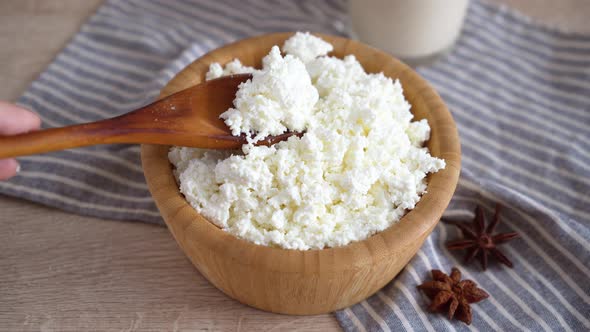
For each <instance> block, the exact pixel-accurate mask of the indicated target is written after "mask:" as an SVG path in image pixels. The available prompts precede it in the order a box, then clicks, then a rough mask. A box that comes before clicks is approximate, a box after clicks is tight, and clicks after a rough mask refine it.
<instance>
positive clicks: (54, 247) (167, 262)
mask: <svg viewBox="0 0 590 332" xmlns="http://www.w3.org/2000/svg"><path fill="white" fill-rule="evenodd" d="M495 1H496V2H501V3H506V4H508V5H510V6H514V7H515V8H518V9H519V10H521V11H523V12H524V13H525V14H529V15H533V16H534V17H535V18H536V19H538V20H541V21H543V22H547V23H550V24H557V25H559V26H560V27H562V28H564V29H568V30H572V31H579V32H586V33H590V25H588V24H587V17H588V13H589V12H590V8H588V5H589V4H590V2H588V1H587V0H562V1H554V0H495ZM100 2H101V0H84V1H79V0H6V1H0V20H1V21H2V24H0V43H1V44H2V45H3V46H4V45H10V47H0V64H2V65H1V66H0V78H1V80H2V84H0V99H4V100H15V99H16V98H17V97H18V96H19V95H20V94H21V93H22V92H23V91H24V89H25V88H26V86H27V85H28V84H29V83H30V81H31V80H32V79H34V78H35V77H36V76H37V75H38V73H40V72H41V71H42V70H43V69H44V68H45V66H46V65H47V64H48V63H49V62H51V59H52V58H53V57H54V56H55V54H56V53H57V52H58V51H59V50H60V49H61V47H62V46H63V45H64V44H65V43H66V42H67V40H68V39H69V38H70V37H71V36H72V35H73V34H74V33H75V32H76V30H77V28H78V26H79V24H80V23H81V22H83V21H84V20H85V18H86V16H87V15H88V14H89V13H91V12H92V11H93V10H94V8H96V6H98V4H99V3H100ZM0 224H1V225H2V227H3V231H2V232H0V331H81V330H95V331H170V330H174V327H178V329H177V330H178V331H195V330H197V331H239V330H242V331H268V330H274V331H280V330H298V331H337V330H338V329H339V328H338V325H337V323H336V321H335V320H334V319H333V317H332V315H329V314H326V315H318V316H297V317H294V316H284V315H276V314H270V313H266V312H263V311H260V310H255V309H252V308H249V307H247V306H244V305H240V304H239V303H237V302H236V301H234V300H231V299H229V298H228V297H227V296H225V295H224V294H223V293H221V292H220V291H218V290H217V289H215V288H214V287H213V286H211V285H210V284H209V282H207V281H206V280H205V279H204V278H203V277H202V276H201V275H200V274H199V273H197V272H195V270H194V268H193V267H192V266H191V263H190V262H189V261H188V260H187V259H185V258H184V255H183V254H182V252H181V251H180V250H178V246H177V245H176V243H174V241H173V240H172V237H171V236H170V234H169V232H168V230H166V229H165V228H163V227H156V226H152V225H146V224H142V223H121V222H118V221H107V220H98V219H95V218H90V217H84V216H77V215H73V214H69V213H65V212H61V211H59V210H56V209H52V208H46V207H42V206H39V205H37V204H32V203H29V202H26V201H22V200H15V199H11V198H7V197H4V196H0ZM138 243H143V244H147V245H143V246H142V247H141V249H137V246H138ZM23 248H25V249H23ZM81 262H83V263H81ZM142 262H147V263H148V264H149V266H144V267H143V268H140V269H138V268H137V266H138V265H139V264H141V263H142ZM160 264H163V266H164V267H165V268H162V269H160V268H158V267H157V266H158V265H160ZM88 266H91V267H92V268H91V269H90V271H91V272H84V270H85V268H86V267H88ZM146 279H148V280H149V279H153V280H160V279H161V280H165V282H164V285H163V286H161V287H160V288H161V289H156V292H157V294H158V295H154V296H152V289H149V290H148V289H147V287H141V288H140V290H141V291H136V290H137V285H138V284H140V285H141V284H144V283H146V282H147V281H145V280H146ZM110 280H112V281H110ZM142 280H144V281H142ZM8 292H10V297H7V296H6V294H8ZM164 292H165V294H162V293H164ZM164 295H165V296H164ZM175 322H176V323H175ZM84 327H86V328H84Z"/></svg>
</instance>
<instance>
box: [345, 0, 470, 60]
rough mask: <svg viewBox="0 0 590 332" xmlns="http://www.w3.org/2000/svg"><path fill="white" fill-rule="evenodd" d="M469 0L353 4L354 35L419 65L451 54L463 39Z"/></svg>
mask: <svg viewBox="0 0 590 332" xmlns="http://www.w3.org/2000/svg"><path fill="white" fill-rule="evenodd" d="M468 2H469V0H349V2H348V6H349V13H350V18H351V24H352V30H353V31H352V32H353V35H354V36H355V37H356V38H358V39H359V40H361V41H362V42H364V43H366V44H369V45H371V46H374V47H377V48H380V49H382V50H384V51H387V52H389V53H391V54H393V55H394V56H396V57H397V58H399V59H401V60H403V61H405V62H407V63H409V64H411V65H419V64H426V63H430V62H432V61H433V60H434V59H436V58H437V57H438V56H439V55H441V54H443V53H444V52H446V51H447V50H449V49H450V48H451V47H452V46H453V44H454V43H455V41H456V40H457V38H458V36H459V32H460V30H461V26H462V25H463V20H464V18H465V12H466V10H467V5H468Z"/></svg>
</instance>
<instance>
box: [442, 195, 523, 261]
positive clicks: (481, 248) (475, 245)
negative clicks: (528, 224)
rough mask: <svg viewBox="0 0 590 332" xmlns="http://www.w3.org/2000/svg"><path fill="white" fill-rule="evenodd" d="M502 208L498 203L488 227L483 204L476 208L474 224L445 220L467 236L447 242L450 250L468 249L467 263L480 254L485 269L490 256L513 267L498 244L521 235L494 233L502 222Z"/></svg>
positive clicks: (465, 259)
mask: <svg viewBox="0 0 590 332" xmlns="http://www.w3.org/2000/svg"><path fill="white" fill-rule="evenodd" d="M501 208H502V207H501V205H500V204H496V212H495V214H494V220H492V222H491V223H490V224H488V225H487V227H486V226H485V223H486V221H485V217H484V214H483V209H482V208H481V206H477V207H476V208H475V218H474V219H473V222H472V224H467V223H462V222H457V221H452V220H443V221H444V222H446V223H449V224H452V225H455V226H457V227H458V228H459V229H460V230H461V232H462V233H463V236H464V237H465V238H464V239H461V240H454V241H449V242H447V244H446V245H447V248H448V249H449V250H462V249H466V250H467V252H466V253H465V257H464V261H465V263H469V262H470V261H471V260H472V259H473V258H475V256H479V259H480V263H481V266H482V268H483V269H484V270H486V269H487V267H488V256H492V257H493V258H495V259H496V260H497V261H499V262H500V263H502V264H504V265H506V266H508V267H513V264H512V262H511V261H510V260H509V259H508V257H506V255H504V254H503V253H502V252H501V251H500V250H499V249H498V248H497V246H498V245H499V244H502V243H505V242H508V241H510V240H512V239H514V238H516V237H518V236H519V235H518V234H517V233H515V232H510V233H501V234H495V235H492V233H493V232H494V230H495V229H496V226H497V225H498V223H499V222H500V211H501Z"/></svg>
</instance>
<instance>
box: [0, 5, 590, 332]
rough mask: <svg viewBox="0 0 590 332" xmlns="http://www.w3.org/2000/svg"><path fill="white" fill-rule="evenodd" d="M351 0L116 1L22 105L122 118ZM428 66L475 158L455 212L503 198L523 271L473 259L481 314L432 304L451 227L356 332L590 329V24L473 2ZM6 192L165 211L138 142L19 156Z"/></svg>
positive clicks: (339, 25)
mask: <svg viewBox="0 0 590 332" xmlns="http://www.w3.org/2000/svg"><path fill="white" fill-rule="evenodd" d="M347 27H348V21H347V16H346V6H345V2H344V1H341V0H328V1H313V0H300V1H269V0H261V1H255V0H245V1H240V2H232V1H229V0H226V1H219V0H218V1H189V0H170V1H164V0H160V1H157V0H127V1H114V0H113V1H107V2H106V3H105V4H104V5H103V6H102V7H100V8H99V9H98V11H97V12H96V13H95V14H94V15H93V16H92V17H91V18H90V19H89V21H88V22H87V23H86V24H85V25H84V26H83V27H82V28H81V31H80V32H79V33H78V34H77V35H76V36H75V37H74V38H73V39H72V41H71V42H70V43H69V45H68V46H67V47H66V48H65V49H64V50H63V52H62V53H61V54H60V55H59V56H58V57H57V58H56V59H55V61H54V62H53V63H52V64H51V65H50V66H49V67H48V68H47V70H46V71H45V72H44V73H43V74H42V75H41V76H40V77H39V78H38V79H37V80H36V81H35V82H33V83H32V85H31V86H30V88H29V89H28V90H27V91H26V93H25V94H24V95H23V96H22V97H21V98H20V100H19V103H20V104H22V105H24V106H26V107H28V108H31V109H33V110H35V111H36V112H38V113H39V114H40V115H41V117H42V119H43V123H44V125H45V126H46V127H53V126H63V125H69V124H73V123H79V122H86V121H94V120H98V119H102V118H105V117H110V116H114V115H118V114H121V113H124V112H126V111H129V110H131V109H134V108H137V107H139V106H141V105H143V104H146V103H147V102H149V101H151V100H153V99H154V98H155V97H156V96H157V94H158V91H159V90H160V88H162V86H163V85H164V84H165V83H166V82H167V81H168V80H169V79H170V78H172V77H173V76H174V74H175V73H177V72H178V71H179V70H181V69H182V68H183V67H184V66H186V65H188V64H189V63H190V62H192V61H193V60H194V59H196V58H198V57H199V56H201V55H203V54H204V53H205V52H207V51H209V50H211V49H213V48H216V47H218V46H221V45H223V44H226V43H228V42H231V41H233V40H236V39H240V38H243V37H247V36H252V35H256V34H261V33H265V32H271V31H285V30H303V31H317V32H325V33H332V34H338V35H347V31H348V30H347ZM418 71H419V72H420V73H421V74H422V75H423V76H424V77H425V78H426V79H427V80H429V81H430V82H431V83H432V84H433V85H434V86H435V87H436V88H437V89H438V91H439V92H440V94H441V95H442V97H443V99H444V100H445V101H446V102H447V104H448V106H449V108H450V109H451V111H452V113H453V116H454V117H455V119H456V121H457V125H458V127H459V133H460V136H461V141H462V149H463V170H462V174H461V179H460V182H459V187H458V189H457V192H456V194H455V196H454V198H453V200H452V202H451V204H450V206H449V208H448V210H447V211H446V212H445V218H448V219H450V220H451V219H452V220H458V221H468V220H471V218H472V217H473V210H474V207H475V206H476V205H477V204H481V205H482V206H483V208H484V211H485V212H486V214H488V215H489V214H491V213H492V210H493V207H494V204H495V203H496V202H500V203H502V204H503V205H504V206H505V208H504V210H503V213H502V219H503V222H502V224H501V225H500V229H499V231H516V232H518V233H520V235H521V238H520V239H518V240H514V241H512V242H510V243H508V244H506V245H504V247H503V250H504V252H505V253H506V254H507V255H508V256H510V257H511V259H512V260H513V262H514V264H515V267H514V269H509V268H504V267H503V266H500V265H497V264H491V266H490V267H489V268H488V271H487V272H482V271H481V270H480V268H479V266H477V265H472V266H467V267H463V268H462V271H463V274H464V277H465V278H468V279H472V280H474V281H476V282H477V283H478V284H479V285H480V287H482V288H483V289H485V290H486V291H487V292H488V293H490V295H491V297H490V298H489V299H488V300H485V301H483V302H480V303H478V304H475V305H474V306H473V311H474V319H473V323H472V325H471V326H466V325H464V324H463V323H460V322H457V321H452V322H449V321H447V319H446V318H445V317H444V315H441V314H429V313H427V312H426V307H427V305H428V302H429V300H428V299H427V298H426V297H425V296H424V295H423V294H421V293H420V292H418V290H417V289H416V285H417V284H419V283H421V282H422V281H423V280H426V279H429V278H430V272H429V271H430V269H433V268H436V269H440V270H443V271H445V272H449V271H450V269H451V267H452V266H460V265H461V257H460V256H459V255H458V254H457V253H451V252H449V251H448V250H447V249H446V248H445V246H444V243H445V242H446V241H448V240H451V239H455V238H457V237H459V235H460V234H459V232H458V230H457V229H456V228H455V227H454V226H450V225H446V224H439V226H437V228H436V229H435V231H434V232H433V234H432V235H431V236H430V237H428V239H427V241H426V243H425V244H424V246H423V247H422V248H421V250H420V251H419V252H418V255H417V256H416V257H415V258H414V259H413V260H412V261H411V262H410V263H409V264H408V266H407V267H406V268H405V269H404V270H403V271H402V272H401V273H400V274H399V276H398V277H397V278H396V279H395V280H394V281H393V282H391V283H390V284H389V285H387V286H386V287H385V288H384V289H382V290H381V291H379V292H378V293H377V294H375V295H374V296H372V297H370V298H369V299H367V300H366V301H363V302H361V303H359V304H357V305H354V306H352V307H350V308H347V309H345V310H341V311H339V312H336V317H337V319H338V321H339V322H340V324H341V326H342V327H343V328H344V329H345V330H346V331H379V330H384V331H390V330H396V331H397V330H420V331H422V330H427V331H435V330H436V331H446V330H450V331H453V330H468V329H474V330H506V331H516V330H529V331H549V330H556V331H561V330H563V331H583V330H585V331H587V330H589V329H590V319H589V318H588V316H589V314H590V282H589V278H590V196H589V194H590V166H589V164H590V144H589V143H588V142H589V140H590V130H589V129H590V36H582V35H578V34H572V33H567V32H563V31H558V30H555V29H550V28H547V27H543V26H541V25H539V24H536V23H534V22H531V21H530V19H528V18H526V17H524V16H522V15H520V14H517V13H514V12H512V11H510V10H507V9H505V8H503V7H499V6H496V5H492V4H489V3H487V2H483V1H482V0H475V1H472V3H471V4H470V8H469V12H468V15H467V21H466V24H465V27H464V29H463V32H462V36H461V38H460V39H459V41H458V44H457V45H456V47H455V48H454V49H453V51H452V53H451V54H450V55H449V56H447V57H445V58H444V59H441V60H440V61H438V62H437V63H436V64H435V65H433V66H431V67H423V68H419V69H418ZM21 164H22V167H23V171H22V172H21V173H20V174H19V176H17V177H16V178H14V179H13V180H11V181H9V182H4V183H0V192H1V193H4V194H7V195H12V196H16V197H22V198H25V199H29V200H32V201H35V202H39V203H43V204H46V205H50V206H55V207H59V208H62V209H64V210H67V211H71V212H75V213H80V214H85V215H92V216H99V217H105V218H109V219H121V220H139V221H145V222H152V223H161V219H160V217H159V215H158V212H157V210H156V208H155V205H154V203H153V202H152V200H151V198H150V195H149V192H148V190H147V187H146V184H145V182H144V178H143V175H142V171H141V168H140V162H139V149H138V147H137V146H123V145H113V146H99V147H90V148H84V149H77V150H71V151H62V152H56V153H52V154H46V155H39V156H31V157H26V158H22V159H21Z"/></svg>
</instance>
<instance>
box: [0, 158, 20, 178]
mask: <svg viewBox="0 0 590 332" xmlns="http://www.w3.org/2000/svg"><path fill="white" fill-rule="evenodd" d="M18 168H19V166H18V163H17V162H16V160H14V159H0V181H1V180H6V179H9V178H11V177H13V176H14V175H15V174H16V172H17V169H18Z"/></svg>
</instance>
